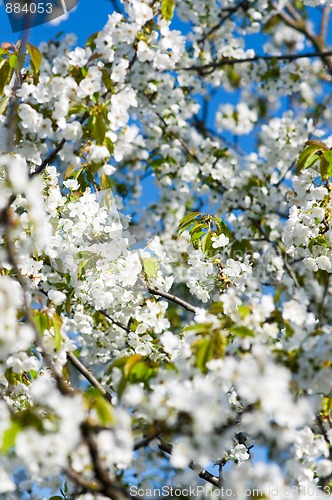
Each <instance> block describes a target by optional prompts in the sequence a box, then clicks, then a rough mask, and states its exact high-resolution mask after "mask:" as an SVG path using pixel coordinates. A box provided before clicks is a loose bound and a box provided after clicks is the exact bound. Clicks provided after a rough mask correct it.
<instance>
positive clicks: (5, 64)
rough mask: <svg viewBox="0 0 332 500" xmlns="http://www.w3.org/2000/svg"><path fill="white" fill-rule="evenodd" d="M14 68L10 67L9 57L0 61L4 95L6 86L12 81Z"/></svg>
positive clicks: (0, 92)
mask: <svg viewBox="0 0 332 500" xmlns="http://www.w3.org/2000/svg"><path fill="white" fill-rule="evenodd" d="M12 74H13V68H11V67H10V64H9V61H8V59H6V60H4V61H1V62H0V95H1V96H2V95H3V91H4V89H5V86H6V85H7V84H8V83H9V82H10V79H11V77H12Z"/></svg>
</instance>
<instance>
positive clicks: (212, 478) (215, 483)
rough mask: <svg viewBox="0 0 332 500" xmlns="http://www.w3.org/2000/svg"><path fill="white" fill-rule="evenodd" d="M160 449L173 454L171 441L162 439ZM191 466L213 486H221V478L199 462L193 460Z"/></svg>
mask: <svg viewBox="0 0 332 500" xmlns="http://www.w3.org/2000/svg"><path fill="white" fill-rule="evenodd" d="M158 447H159V449H160V450H161V451H163V452H164V453H167V454H168V455H171V454H172V450H173V446H172V445H171V444H169V443H165V442H164V441H160V443H159V446H158ZM189 467H190V469H191V470H193V471H195V472H197V473H198V476H199V477H200V478H201V479H204V480H205V481H207V482H208V483H210V484H213V486H218V487H220V479H219V478H218V477H216V476H214V475H213V474H211V473H210V472H208V471H207V470H205V469H204V468H203V467H201V466H200V465H199V464H196V463H195V462H191V463H190V464H189Z"/></svg>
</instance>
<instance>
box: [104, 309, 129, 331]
mask: <svg viewBox="0 0 332 500" xmlns="http://www.w3.org/2000/svg"><path fill="white" fill-rule="evenodd" d="M98 312H99V313H100V314H102V315H103V316H105V318H107V319H109V320H110V321H111V322H112V323H113V324H114V325H116V326H118V327H119V328H121V330H123V331H125V332H127V333H129V332H130V329H129V328H128V327H127V326H125V325H123V324H122V323H120V321H117V320H116V319H113V318H112V317H111V316H110V315H109V314H107V312H106V311H103V310H101V309H100V310H98Z"/></svg>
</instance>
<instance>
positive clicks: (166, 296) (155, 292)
mask: <svg viewBox="0 0 332 500" xmlns="http://www.w3.org/2000/svg"><path fill="white" fill-rule="evenodd" d="M148 291H149V293H151V294H152V295H158V296H159V297H163V298H164V299H166V300H169V301H170V302H174V304H177V305H179V306H181V307H183V308H184V309H185V310H186V311H189V312H192V313H196V311H197V308H196V307H194V306H193V305H191V304H189V302H186V301H185V300H183V299H180V298H179V297H176V295H173V294H172V293H168V292H164V291H163V290H159V288H155V287H153V286H148Z"/></svg>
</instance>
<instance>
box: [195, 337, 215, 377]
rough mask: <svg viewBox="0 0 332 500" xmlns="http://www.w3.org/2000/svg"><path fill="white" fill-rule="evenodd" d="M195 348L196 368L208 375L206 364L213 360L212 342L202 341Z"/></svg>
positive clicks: (208, 340) (207, 339) (208, 339)
mask: <svg viewBox="0 0 332 500" xmlns="http://www.w3.org/2000/svg"><path fill="white" fill-rule="evenodd" d="M193 347H194V350H195V354H196V366H197V368H199V369H200V370H201V371H202V372H203V373H206V372H207V369H206V363H207V362H208V361H210V359H212V358H213V346H212V340H211V339H210V338H204V339H200V340H198V341H197V342H196V343H195V344H194V346H193Z"/></svg>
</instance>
